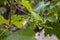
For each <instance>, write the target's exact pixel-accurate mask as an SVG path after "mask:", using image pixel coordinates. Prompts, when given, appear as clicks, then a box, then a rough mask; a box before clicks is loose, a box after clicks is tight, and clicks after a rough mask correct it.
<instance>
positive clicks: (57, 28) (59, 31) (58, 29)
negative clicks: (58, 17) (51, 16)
mask: <svg viewBox="0 0 60 40" xmlns="http://www.w3.org/2000/svg"><path fill="white" fill-rule="evenodd" d="M46 24H47V25H48V26H51V27H53V29H52V30H51V29H45V35H47V34H50V35H52V34H55V35H56V36H57V37H58V38H59V39H60V23H57V22H53V23H51V22H47V23H46Z"/></svg>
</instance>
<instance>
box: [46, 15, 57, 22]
mask: <svg viewBox="0 0 60 40" xmlns="http://www.w3.org/2000/svg"><path fill="white" fill-rule="evenodd" d="M46 20H48V21H50V22H56V21H57V19H56V17H54V16H48V17H47V18H46Z"/></svg>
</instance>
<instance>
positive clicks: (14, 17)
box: [11, 15, 24, 28]
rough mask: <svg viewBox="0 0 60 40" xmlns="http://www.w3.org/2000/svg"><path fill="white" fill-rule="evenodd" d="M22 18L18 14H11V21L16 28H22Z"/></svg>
mask: <svg viewBox="0 0 60 40" xmlns="http://www.w3.org/2000/svg"><path fill="white" fill-rule="evenodd" d="M23 22H24V20H22V19H21V17H20V16H19V15H18V16H17V15H12V19H11V23H12V24H14V25H16V26H17V27H18V28H22V26H23Z"/></svg>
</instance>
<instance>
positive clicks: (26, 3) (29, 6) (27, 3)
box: [21, 0, 32, 11]
mask: <svg viewBox="0 0 60 40" xmlns="http://www.w3.org/2000/svg"><path fill="white" fill-rule="evenodd" d="M21 4H22V5H23V6H24V7H26V8H27V9H28V10H29V11H32V7H31V4H30V3H29V2H28V1H26V0H22V1H21Z"/></svg>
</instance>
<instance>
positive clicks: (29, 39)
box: [6, 29, 35, 40]
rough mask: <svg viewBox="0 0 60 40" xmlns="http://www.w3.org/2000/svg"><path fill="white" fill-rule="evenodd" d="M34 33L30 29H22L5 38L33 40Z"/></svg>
mask: <svg viewBox="0 0 60 40" xmlns="http://www.w3.org/2000/svg"><path fill="white" fill-rule="evenodd" d="M34 36H35V33H34V32H33V30H31V29H22V30H20V31H18V32H16V33H15V34H12V35H10V36H8V37H7V39H6V40H35V37H34Z"/></svg>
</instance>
